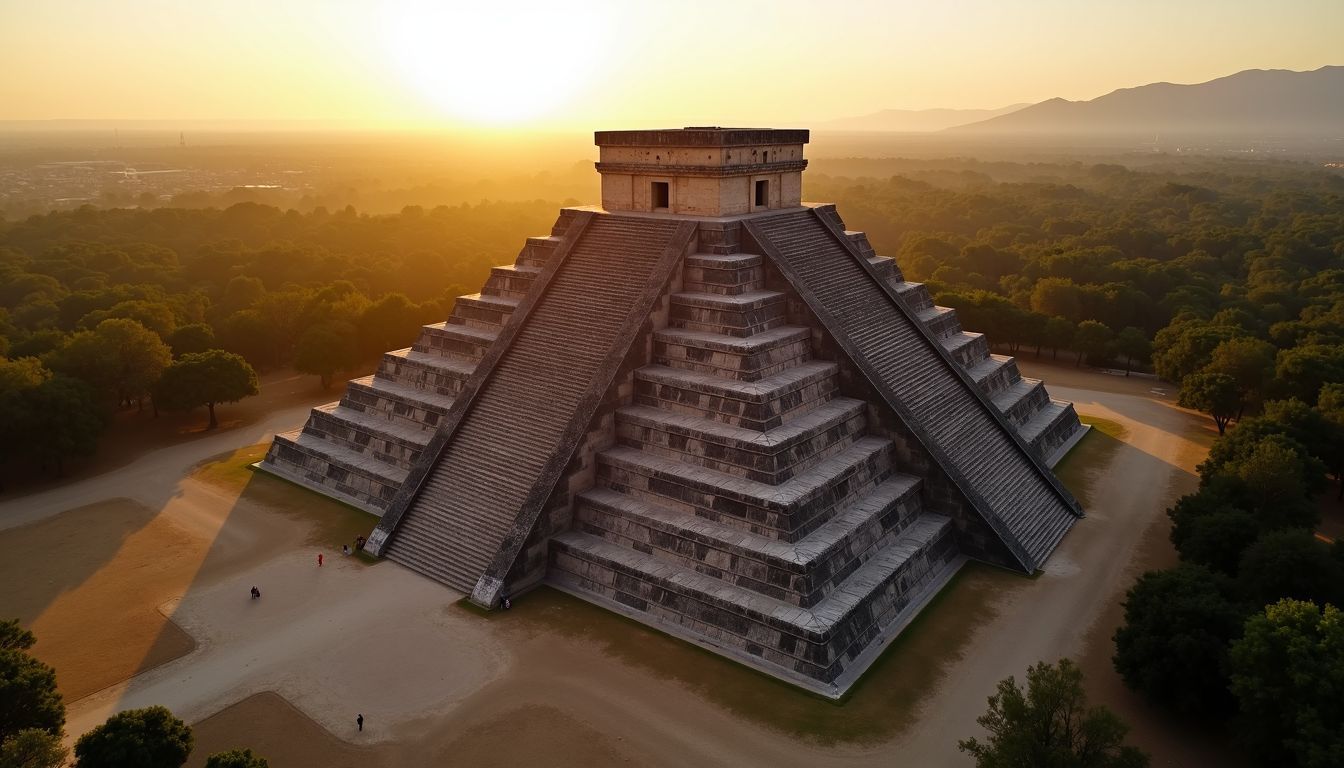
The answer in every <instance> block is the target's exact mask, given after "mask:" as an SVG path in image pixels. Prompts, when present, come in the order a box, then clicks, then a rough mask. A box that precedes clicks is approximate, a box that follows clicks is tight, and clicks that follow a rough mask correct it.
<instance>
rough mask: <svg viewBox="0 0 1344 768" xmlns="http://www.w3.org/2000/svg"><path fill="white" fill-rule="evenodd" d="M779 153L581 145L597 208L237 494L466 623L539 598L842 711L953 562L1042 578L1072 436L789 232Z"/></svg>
mask: <svg viewBox="0 0 1344 768" xmlns="http://www.w3.org/2000/svg"><path fill="white" fill-rule="evenodd" d="M807 142H808V132H807V131H805V130H760V129H730V128H684V129H678V130H651V131H600V132H598V133H597V134H596V143H597V145H598V146H599V147H600V160H599V162H598V163H597V171H598V172H599V173H600V174H601V177H602V205H601V207H581V208H566V209H564V210H561V211H560V214H559V216H558V218H557V219H556V221H555V225H554V227H553V228H552V230H551V232H550V233H549V234H546V235H542V236H539V237H531V238H528V240H527V242H526V243H525V244H524V245H523V248H522V251H521V252H520V253H519V255H518V258H517V260H516V261H515V262H514V263H513V264H509V265H504V266H499V267H495V268H494V269H493V270H492V271H491V274H490V278H489V280H488V281H487V282H486V284H485V286H484V287H483V288H482V289H481V292H480V293H478V294H473V295H470V296H463V297H461V298H460V299H458V300H457V303H456V305H455V306H454V308H453V315H452V317H450V318H448V320H447V321H446V322H443V323H439V324H436V325H428V326H425V327H424V328H423V329H422V330H421V332H420V336H419V339H418V340H417V341H416V343H415V345H414V346H412V347H410V348H408V349H400V350H395V351H392V352H388V353H387V354H386V355H385V356H384V357H383V360H382V362H381V364H380V366H379V368H378V372H377V373H376V374H374V375H373V376H369V377H366V378H363V379H356V380H354V381H351V382H350V384H349V387H348V389H347V390H346V393H345V396H344V397H343V398H342V399H341V400H340V401H339V402H336V403H332V404H330V405H325V406H322V407H319V408H315V409H313V411H312V414H311V416H310V417H309V419H308V422H307V423H306V424H305V425H304V426H303V428H302V429H297V430H294V431H292V432H287V433H284V434H280V435H277V436H276V438H275V442H274V443H273V445H272V446H271V448H270V451H269V452H268V454H267V456H266V458H265V460H264V461H263V462H262V464H261V465H260V466H261V467H262V468H263V469H265V470H267V471H269V472H272V473H274V474H276V475H279V476H281V477H284V478H287V479H289V480H292V481H294V482H296V483H299V484H302V485H305V486H307V487H309V488H312V489H313V490H315V491H317V492H319V493H323V494H326V495H328V496H331V497H333V498H336V499H339V500H341V501H344V502H346V503H348V504H352V505H354V506H356V507H359V508H361V509H365V510H368V511H369V512H372V513H374V514H376V515H379V516H380V517H381V520H380V522H379V524H378V527H377V528H376V529H375V530H374V531H373V533H372V534H371V535H370V537H369V549H370V550H371V551H372V552H374V553H375V554H378V555H382V556H385V557H388V558H391V559H392V560H395V561H397V562H399V563H402V564H404V565H405V566H407V567H409V568H412V569H414V570H416V571H419V572H421V573H423V574H425V575H426V576H429V577H431V578H433V579H436V580H438V581H440V582H443V583H444V584H447V585H449V586H450V587H452V588H453V589H456V590H460V591H462V592H464V593H466V594H468V595H470V597H471V600H472V601H473V602H475V603H477V604H478V605H481V606H485V607H493V606H496V605H498V603H499V601H500V599H501V597H502V596H504V595H509V596H515V595H518V594H520V593H522V592H525V591H526V590H528V589H529V588H531V587H534V586H536V585H538V584H541V583H547V584H550V585H552V586H554V587H555V588H558V589H561V590H564V591H566V592H569V593H572V594H574V595H577V596H579V597H581V598H583V599H585V600H589V601H591V602H594V603H597V604H599V605H602V606H605V607H607V608H609V609H611V610H614V611H617V612H620V613H622V614H625V615H627V616H630V617H632V618H634V619H637V620H639V621H641V622H644V623H646V624H649V625H651V626H653V627H656V628H658V629H660V630H663V631H665V632H668V633H670V634H672V635H675V636H678V637H681V638H684V639H686V640H689V641H692V642H696V643H699V644H701V645H703V646H705V647H708V648H710V649H712V650H714V651H716V652H718V653H721V654H723V655H726V656H729V657H731V658H733V659H736V660H738V661H741V662H743V663H746V664H750V665H752V666H754V667H756V668H758V669H761V670H763V671H766V672H768V673H770V674H772V675H775V676H778V677H780V678H783V679H785V680H788V681H789V682H792V683H795V684H797V685H800V686H803V687H805V688H808V689H810V690H813V691H815V692H818V693H821V694H823V695H826V696H832V697H836V696H840V695H842V694H843V693H844V691H845V690H846V689H847V688H848V687H849V686H850V685H851V684H852V683H853V682H854V680H855V679H857V677H858V676H859V675H860V674H861V673H862V671H863V670H864V669H865V668H866V667H867V666H868V665H869V664H870V663H871V662H872V661H873V660H874V659H875V658H876V657H877V655H878V654H879V653H880V652H881V650H882V649H883V648H884V647H885V646H886V645H887V643H889V642H890V640H891V639H892V638H893V637H894V636H895V635H896V634H897V633H898V632H899V631H900V629H901V628H902V627H904V626H905V625H906V624H907V623H908V622H909V620H910V619H911V618H913V616H914V615H915V614H917V613H918V611H919V610H920V609H921V607H922V606H923V605H924V604H925V603H926V602H927V601H928V599H929V598H931V597H932V596H933V595H934V594H936V593H937V592H938V590H939V589H940V588H941V587H942V586H943V585H945V584H946V583H947V581H948V580H949V579H950V578H951V577H952V575H953V574H954V573H955V572H956V571H957V569H958V568H959V567H960V566H961V565H962V564H963V563H964V562H965V561H966V560H967V559H968V558H974V559H977V560H982V561H985V562H989V563H993V564H996V565H1000V566H1003V567H1006V568H1011V569H1015V570H1017V571H1020V572H1023V573H1032V572H1034V571H1036V570H1037V569H1039V568H1041V567H1042V565H1043V564H1044V563H1045V561H1046V559H1047V558H1048V557H1049V556H1050V553H1051V551H1052V550H1053V549H1054V548H1055V547H1056V545H1058V543H1059V542H1060V540H1061V538H1062V537H1063V536H1064V535H1065V533H1067V532H1068V530H1069V527H1070V526H1071V525H1072V524H1073V522H1074V521H1075V520H1076V519H1077V518H1078V517H1079V516H1080V515H1081V514H1082V510H1081V509H1080V508H1079V506H1078V503H1077V502H1076V501H1075V500H1074V498H1073V497H1072V496H1071V495H1070V494H1069V492H1068V491H1067V490H1065V489H1064V487H1063V486H1062V485H1061V484H1060V483H1059V481H1058V480H1057V479H1056V478H1055V476H1054V474H1053V473H1052V472H1051V470H1050V467H1051V466H1052V465H1053V464H1054V463H1055V462H1056V461H1058V459H1059V458H1060V457H1061V456H1062V455H1063V454H1064V453H1065V452H1066V451H1067V450H1068V449H1069V448H1070V447H1072V445H1073V444H1075V443H1076V442H1077V440H1078V439H1079V438H1080V437H1081V436H1082V434H1083V431H1084V427H1083V426H1082V425H1080V424H1079V421H1078V417H1077V415H1076V414H1075V412H1074V409H1073V406H1072V405H1071V404H1069V403H1065V402H1060V401H1057V400H1052V399H1051V398H1050V396H1049V394H1048V393H1047V392H1046V390H1045V387H1044V385H1043V384H1042V383H1041V382H1040V381H1037V380H1035V379H1029V378H1024V377H1022V376H1021V375H1020V374H1019V372H1018V369H1017V364H1016V363H1015V362H1014V360H1013V359H1012V358H1011V357H1005V356H1002V355H995V354H991V353H990V351H989V345H988V342H987V340H986V338H985V337H984V336H983V335H981V334H980V333H976V332H973V331H968V330H963V329H962V328H961V325H960V323H959V322H958V320H957V313H956V312H955V311H953V310H951V309H948V308H946V307H938V306H935V305H934V304H933V302H932V300H931V299H930V296H929V293H928V291H927V290H926V289H925V288H924V286H922V285H920V284H919V283H914V282H910V281H907V280H905V279H904V277H903V276H902V274H901V270H900V268H899V266H898V265H897V264H896V263H895V262H894V261H893V260H892V259H890V258H885V257H882V256H879V255H877V254H876V253H874V251H873V249H872V247H871V246H870V245H869V243H868V240H867V238H866V237H865V236H864V234H863V233H862V232H854V231H850V230H847V229H846V228H845V225H844V222H843V221H842V220H841V218H840V213H839V212H838V211H836V209H835V207H834V206H831V205H825V204H813V203H803V202H802V173H803V170H804V169H805V168H806V166H807V161H806V160H805V159H804V157H803V148H804V146H805V145H806V144H807Z"/></svg>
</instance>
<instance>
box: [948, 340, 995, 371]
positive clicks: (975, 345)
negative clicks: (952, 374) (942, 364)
mask: <svg viewBox="0 0 1344 768" xmlns="http://www.w3.org/2000/svg"><path fill="white" fill-rule="evenodd" d="M938 341H939V343H941V344H942V345H943V349H946V350H947V353H948V354H949V355H951V356H952V359H953V360H955V361H957V362H958V363H959V364H960V365H961V367H963V368H973V367H975V366H976V365H978V364H979V363H980V362H982V361H983V360H984V359H985V358H987V357H989V340H988V339H987V338H985V335H984V334H983V333H975V332H973V331H962V332H961V333H954V334H952V335H951V336H946V337H944V338H942V339H939V340H938Z"/></svg>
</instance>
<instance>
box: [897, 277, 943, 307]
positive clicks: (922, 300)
mask: <svg viewBox="0 0 1344 768" xmlns="http://www.w3.org/2000/svg"><path fill="white" fill-rule="evenodd" d="M891 287H892V288H893V289H894V290H895V291H896V295H897V296H899V297H901V300H902V301H904V302H905V305H906V306H907V307H909V308H910V310H911V311H912V312H923V311H924V310H927V309H929V308H930V307H932V306H933V297H932V296H930V295H929V289H928V288H927V287H925V285H924V284H923V283H911V282H907V281H904V280H898V281H896V282H894V283H892V284H891Z"/></svg>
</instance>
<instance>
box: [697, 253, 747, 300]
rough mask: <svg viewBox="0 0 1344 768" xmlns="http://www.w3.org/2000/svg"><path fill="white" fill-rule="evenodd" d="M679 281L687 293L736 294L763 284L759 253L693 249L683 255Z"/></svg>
mask: <svg viewBox="0 0 1344 768" xmlns="http://www.w3.org/2000/svg"><path fill="white" fill-rule="evenodd" d="M681 279H682V284H683V288H684V290H686V291H687V292H689V293H717V294H724V295H729V296H733V295H737V294H741V293H746V292H748V291H759V290H761V289H763V288H764V287H765V267H764V260H763V259H762V257H761V256H759V255H756V254H749V253H728V254H717V253H697V254H693V255H691V256H688V257H686V263H685V266H684V267H683V270H682V278H681Z"/></svg>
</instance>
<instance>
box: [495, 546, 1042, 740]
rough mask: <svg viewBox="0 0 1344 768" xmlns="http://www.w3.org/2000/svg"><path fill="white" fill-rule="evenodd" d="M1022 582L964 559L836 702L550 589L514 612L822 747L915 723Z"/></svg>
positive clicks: (532, 625) (889, 733) (529, 623)
mask: <svg viewBox="0 0 1344 768" xmlns="http://www.w3.org/2000/svg"><path fill="white" fill-rule="evenodd" d="M1025 584H1027V580H1026V579H1023V578H1022V577H1021V576H1019V575H1017V574H1014V573H1010V572H1008V571H1005V570H1002V569H999V568H993V567H990V566H986V565H982V564H980V563H974V562H971V563H967V564H966V565H965V566H964V567H963V568H962V569H961V571H960V572H959V573H958V574H957V575H956V576H955V577H954V578H953V579H952V580H951V581H949V582H948V585H947V586H946V587H944V589H943V590H942V591H941V592H939V594H938V595H936V596H935V597H934V598H933V600H931V601H930V602H929V603H928V605H926V606H925V607H924V609H923V610H922V611H921V612H920V613H919V615H918V616H917V617H916V618H915V620H914V621H912V622H911V623H910V625H909V626H907V627H906V628H905V630H904V631H903V632H902V633H901V634H900V635H898V636H897V638H896V639H895V640H894V641H893V642H892V644H891V645H890V646H888V647H887V649H886V651H885V652H884V653H883V654H882V656H881V657H879V658H878V660H877V661H876V662H875V663H874V664H873V665H872V667H870V668H869V669H868V672H867V673H866V674H865V675H864V676H863V677H862V678H861V679H860V680H859V681H858V682H857V683H856V684H855V685H854V686H853V687H852V688H851V689H850V691H849V693H848V694H847V695H846V696H845V698H844V699H843V700H841V701H839V702H835V701H831V700H829V699H825V698H823V697H821V696H818V695H815V694H812V693H809V692H807V691H803V690H801V689H798V688H795V687H794V686H792V685H789V684H788V683H785V682H782V681H780V680H776V679H775V678H773V677H770V676H768V675H765V674H762V673H760V672H758V671H756V670H754V669H751V668H749V667H746V666H743V665H741V664H738V663H736V662H734V661H731V660H729V659H726V658H724V657H722V656H719V655H717V654H715V653H712V652H710V651H708V650H706V649H704V648H701V647H699V646H697V645H694V644H692V643H688V642H683V641H681V640H678V639H676V638H673V637H670V636H668V635H665V634H663V633H661V632H658V631H657V630H655V629H652V628H650V627H647V626H645V625H643V624H640V623H638V622H636V621H634V620H632V619H629V618H626V617H624V616H620V615H617V614H614V613H611V612H609V611H606V610H604V609H602V608H599V607H596V606H593V605H590V604H588V603H585V602H583V601H582V600H579V599H578V598H575V597H571V596H569V595H567V594H564V593H562V592H559V591H557V590H554V589H550V588H542V589H538V590H534V591H533V592H531V593H529V594H528V595H527V596H526V597H524V598H523V599H521V600H519V601H518V602H517V603H516V604H515V607H514V610H513V611H512V612H511V613H512V614H513V616H515V617H517V618H518V619H521V620H522V623H521V624H520V628H521V629H523V631H529V632H530V631H536V630H541V629H547V630H550V631H558V632H560V633H561V634H562V635H565V636H568V637H573V638H576V639H579V640H582V641H583V642H584V643H592V644H595V645H597V646H599V647H601V648H602V649H603V651H604V652H606V653H608V654H611V655H613V656H615V657H617V658H620V659H621V660H622V661H624V662H626V663H628V664H630V665H631V666H636V667H640V668H642V669H645V670H647V671H649V672H651V673H653V674H654V675H656V676H657V677H659V678H662V679H670V680H675V681H677V682H680V683H682V684H684V685H686V686H688V687H689V688H691V689H692V690H694V691H695V692H696V694H697V695H699V696H702V697H704V698H705V699H707V700H709V701H712V702H714V703H715V704H717V705H718V706H721V707H723V708H725V709H727V710H729V711H730V712H732V713H733V714H734V715H736V716H738V717H742V718H744V719H747V720H750V721H752V722H756V723H759V724H761V725H763V726H765V727H768V728H772V729H774V730H777V731H782V732H784V733H787V734H789V735H791V736H794V737H796V738H801V739H805V740H807V741H810V742H813V743H816V744H820V745H835V744H874V743H880V742H884V741H888V740H890V739H891V738H892V737H894V736H895V735H896V734H898V733H900V732H901V731H903V730H904V729H905V728H906V727H908V726H909V725H910V724H911V723H913V722H914V721H915V715H916V713H917V712H918V709H919V706H920V704H921V703H922V702H923V700H924V698H925V697H926V696H927V695H928V693H929V692H930V691H931V690H934V689H935V688H936V687H937V686H938V684H939V683H940V682H941V680H942V679H943V677H944V676H945V674H946V671H947V670H948V669H949V668H950V666H951V665H953V664H955V663H956V662H957V661H958V660H959V659H960V658H961V655H962V653H963V649H964V648H965V647H966V644H967V643H968V642H969V641H970V637H971V634H972V633H973V631H974V629H975V627H976V626H977V625H979V624H981V623H983V622H984V621H986V620H988V619H989V618H990V617H992V616H993V615H994V614H995V613H996V611H997V606H998V605H1001V604H1002V597H1003V594H1004V593H1005V592H1006V591H1008V590H1011V589H1013V588H1015V587H1016V586H1021V585H1025Z"/></svg>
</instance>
